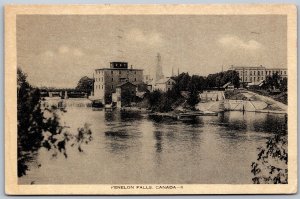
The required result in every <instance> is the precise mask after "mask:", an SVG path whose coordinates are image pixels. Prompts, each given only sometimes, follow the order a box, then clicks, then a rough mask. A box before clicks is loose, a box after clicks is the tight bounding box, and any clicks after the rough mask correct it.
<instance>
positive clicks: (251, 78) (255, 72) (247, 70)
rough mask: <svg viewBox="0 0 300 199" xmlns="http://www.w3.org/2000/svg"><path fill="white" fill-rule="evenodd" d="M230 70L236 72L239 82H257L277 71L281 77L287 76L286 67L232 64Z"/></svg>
mask: <svg viewBox="0 0 300 199" xmlns="http://www.w3.org/2000/svg"><path fill="white" fill-rule="evenodd" d="M230 70H235V71H237V72H238V74H239V77H240V82H242V83H258V82H261V81H263V80H265V79H266V77H267V76H271V75H273V74H275V73H278V74H279V75H280V76H281V77H282V78H284V77H287V69H286V68H266V67H264V66H258V67H245V66H232V67H231V68H230Z"/></svg>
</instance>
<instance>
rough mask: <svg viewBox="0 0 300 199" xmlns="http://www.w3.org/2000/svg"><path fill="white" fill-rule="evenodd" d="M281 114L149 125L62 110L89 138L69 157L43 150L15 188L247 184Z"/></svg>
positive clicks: (140, 118)
mask: <svg viewBox="0 0 300 199" xmlns="http://www.w3.org/2000/svg"><path fill="white" fill-rule="evenodd" d="M284 122H285V118H284V115H280V114H266V113H254V112H245V113H244V114H243V113H242V112H225V113H222V114H219V115H218V116H203V117H198V118H197V120H196V121H193V122H188V123H186V122H181V121H160V122H158V121H153V120H150V119H149V118H148V117H147V115H146V114H140V113H138V112H126V113H125V112H120V111H113V112H105V111H93V110H92V109H91V108H76V107H74V108H68V109H67V112H66V113H64V115H63V116H62V123H63V124H65V125H66V126H70V129H69V130H68V131H69V132H75V131H76V129H77V128H78V127H82V126H83V125H84V123H89V124H90V125H91V126H90V128H91V130H92V135H93V140H92V141H91V142H90V143H89V144H87V145H83V146H82V149H83V152H79V151H78V150H77V148H76V147H67V154H68V157H67V158H65V157H64V156H63V155H62V154H59V155H58V156H57V157H52V154H53V153H51V151H50V152H49V151H46V150H45V149H41V150H40V151H39V154H38V156H37V158H36V159H37V162H38V163H39V164H40V165H41V166H40V167H38V166H36V165H37V164H32V165H31V166H30V171H28V173H27V175H26V176H23V177H21V178H19V183H20V184H29V183H35V184H86V183H88V184H126V183H134V184H140V183H149V184H160V183H164V184H167V183H168V184H176V183H184V184H186V183H191V184H211V183H217V184H241V183H245V184H247V183H249V184H251V183H252V181H251V178H252V177H253V176H252V173H251V172H250V171H251V166H250V165H251V163H252V162H253V161H255V160H256V158H257V153H258V150H257V148H258V147H261V146H263V145H264V144H265V142H266V138H267V137H269V136H271V135H273V134H275V133H277V132H278V130H279V129H281V128H282V126H283V125H284Z"/></svg>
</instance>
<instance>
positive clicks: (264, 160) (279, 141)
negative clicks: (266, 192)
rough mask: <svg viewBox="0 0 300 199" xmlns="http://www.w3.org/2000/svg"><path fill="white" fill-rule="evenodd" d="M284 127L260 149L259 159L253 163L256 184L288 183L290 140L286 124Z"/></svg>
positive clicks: (253, 179)
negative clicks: (288, 139)
mask: <svg viewBox="0 0 300 199" xmlns="http://www.w3.org/2000/svg"><path fill="white" fill-rule="evenodd" d="M283 128H284V130H283V131H281V132H280V130H279V132H278V134H276V135H274V136H271V137H270V138H268V139H267V142H266V143H265V144H266V145H265V146H264V147H260V148H259V149H258V150H259V153H258V155H257V161H256V162H252V164H251V173H252V174H253V175H254V177H253V178H252V181H253V183H254V184H287V183H288V167H287V165H288V141H287V131H286V126H285V127H283Z"/></svg>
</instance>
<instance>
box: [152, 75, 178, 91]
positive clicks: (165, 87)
mask: <svg viewBox="0 0 300 199" xmlns="http://www.w3.org/2000/svg"><path fill="white" fill-rule="evenodd" d="M174 84H175V80H173V79H172V78H170V77H166V78H162V79H160V80H158V81H157V82H156V83H155V85H154V88H153V90H160V91H163V92H167V91H169V90H171V89H172V88H173V86H174Z"/></svg>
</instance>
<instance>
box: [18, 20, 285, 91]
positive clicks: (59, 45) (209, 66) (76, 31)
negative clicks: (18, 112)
mask: <svg viewBox="0 0 300 199" xmlns="http://www.w3.org/2000/svg"><path fill="white" fill-rule="evenodd" d="M286 31H287V28H286V17H285V16H280V15H260V16H257V15H256V16H249V15H243V16H241V15H236V16H217V15H211V16H203V15H202V16H201V15H184V16H183V15H169V16H166V15H165V16H162V15H156V16H153V15H143V16H141V15H129V16H128V15H127V16H118V15H115V16H113V15H105V16H104V15H100V16H83V15H78V16H74V15H73V16H71V15H70V16H66V15H65V16H62V15H60V16H53V15H52V16H50V15H44V16H42V15H20V16H18V17H17V62H18V66H19V67H21V68H22V69H23V70H24V72H25V73H27V75H28V80H29V82H30V83H31V84H33V85H35V86H50V87H61V88H63V87H75V86H76V84H77V82H78V80H79V79H80V78H81V77H82V76H89V77H92V74H93V71H94V69H96V68H104V67H106V68H107V67H109V62H111V61H119V60H120V61H128V62H129V65H133V68H141V69H145V70H144V74H149V73H150V74H151V73H154V70H155V66H156V55H157V53H160V55H161V65H162V67H163V73H164V75H165V76H169V75H171V71H172V68H173V69H174V72H176V73H177V69H178V68H179V70H180V72H189V73H190V74H198V75H203V76H206V75H208V74H210V73H216V72H220V71H221V70H222V66H224V70H226V69H228V68H229V67H230V66H231V65H239V66H241V65H243V66H259V65H263V66H266V67H268V68H272V67H286V65H287V34H286ZM118 36H120V37H121V39H119V37H118ZM119 49H121V50H119ZM120 51H121V52H120Z"/></svg>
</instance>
